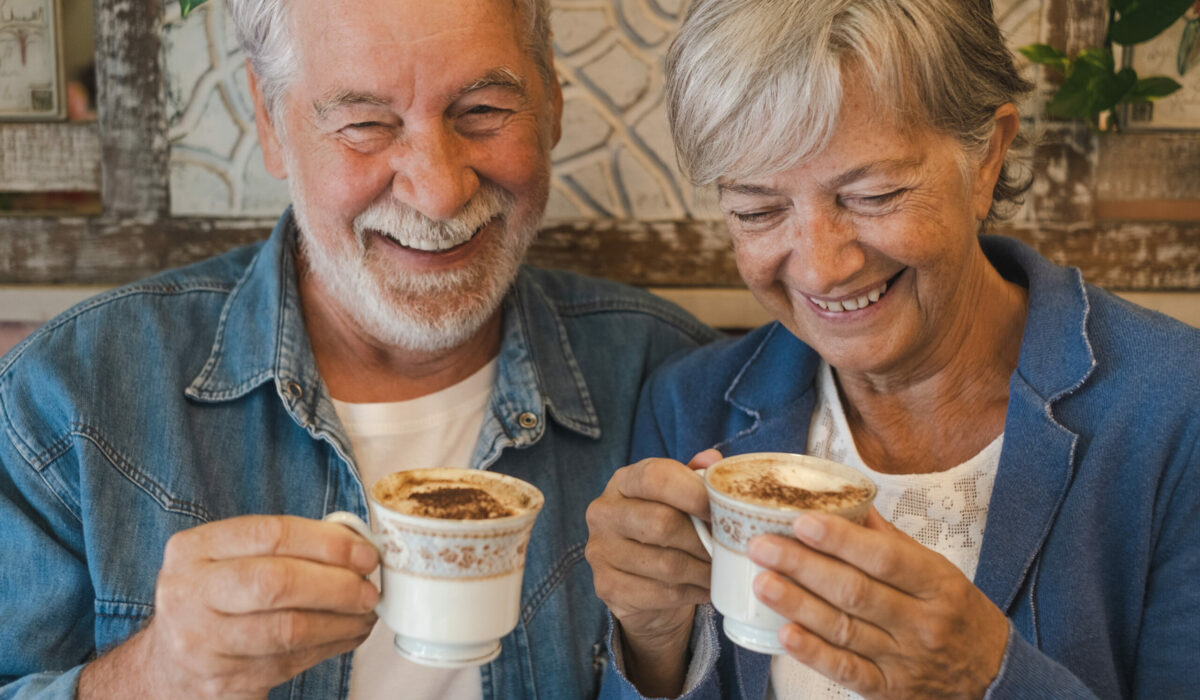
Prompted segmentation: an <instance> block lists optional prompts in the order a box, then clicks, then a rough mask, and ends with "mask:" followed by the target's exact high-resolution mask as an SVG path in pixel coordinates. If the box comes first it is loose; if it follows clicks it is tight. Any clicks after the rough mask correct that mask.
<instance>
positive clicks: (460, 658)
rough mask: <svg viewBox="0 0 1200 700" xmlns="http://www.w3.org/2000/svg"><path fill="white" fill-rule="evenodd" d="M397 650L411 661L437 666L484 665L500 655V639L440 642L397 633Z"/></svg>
mask: <svg viewBox="0 0 1200 700" xmlns="http://www.w3.org/2000/svg"><path fill="white" fill-rule="evenodd" d="M393 644H394V645H395V647H396V652H397V653H399V654H400V656H403V657H404V658H406V659H408V660H409V661H412V662H415V663H418V664H421V665H423V666H434V667H436V668H466V667H468V666H482V665H483V664H486V663H487V662H489V661H491V660H492V659H494V658H496V657H497V656H499V655H500V640H499V639H493V640H491V641H487V642H483V643H482V644H438V643H436V642H426V641H422V640H420V639H414V638H412V637H405V636H402V635H399V634H398V635H396V637H395V639H394V640H393Z"/></svg>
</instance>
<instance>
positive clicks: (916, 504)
mask: <svg viewBox="0 0 1200 700" xmlns="http://www.w3.org/2000/svg"><path fill="white" fill-rule="evenodd" d="M817 382H818V383H817V402H816V408H815V410H814V411H813V417H812V422H811V423H810V425H809V433H808V453H809V454H811V455H815V456H817V457H824V458H826V459H831V460H834V461H836V462H841V463H842V464H847V465H849V466H852V467H854V468H856V469H858V470H859V471H861V472H863V473H864V474H866V475H867V476H869V477H871V479H872V480H873V481H874V482H875V483H876V485H877V486H878V487H879V491H878V493H877V494H876V496H875V507H876V509H878V510H879V513H880V515H882V516H883V517H884V518H886V519H887V520H889V521H891V522H892V524H894V525H895V526H896V527H898V528H899V529H900V530H902V531H903V532H905V533H907V534H908V535H909V536H910V537H912V538H913V539H915V540H916V541H917V542H920V543H921V544H922V545H924V546H926V547H928V548H929V549H932V550H933V551H935V552H938V553H939V554H941V555H942V556H944V557H946V558H947V559H949V560H950V561H951V562H952V563H953V564H954V565H955V566H957V567H958V568H959V570H960V571H962V572H963V573H964V574H965V575H966V576H967V578H971V579H973V578H974V577H975V566H976V565H977V564H978V562H979V548H980V545H981V544H982V543H983V532H984V528H985V526H986V525H987V513H988V503H989V502H990V501H991V499H992V486H993V484H994V483H995V479H996V469H997V467H999V465H1000V448H1001V446H1002V445H1003V442H1004V435H1003V433H1001V434H1000V435H999V436H998V437H997V438H996V439H995V440H993V441H992V442H991V443H990V444H989V445H988V446H987V447H985V448H983V450H982V451H980V452H979V453H978V454H976V455H975V456H974V457H972V458H971V459H969V460H967V461H966V462H963V463H962V464H959V465H957V466H955V467H953V468H951V469H948V470H946V471H943V472H937V473H933V474H884V473H882V472H877V471H875V470H873V469H871V468H870V467H869V466H867V465H866V463H864V462H863V460H862V457H860V456H859V454H858V449H857V448H856V447H855V445H854V436H853V435H851V433H850V426H849V424H848V423H847V422H846V414H845V411H844V410H843V409H842V404H841V400H840V398H839V396H838V392H837V385H836V384H835V383H834V379H833V371H832V370H831V369H830V367H829V365H828V364H826V363H824V362H823V363H821V369H820V375H819V377H818V380H817ZM857 697H859V696H858V695H856V694H855V693H852V692H850V691H849V690H847V689H845V688H843V687H841V686H839V685H838V684H836V683H834V682H833V681H830V680H829V679H827V678H825V677H824V676H822V675H821V674H819V673H817V672H816V671H814V670H812V669H811V668H809V667H807V666H805V665H804V664H801V663H800V662H798V661H796V660H795V659H792V658H791V657H789V656H777V657H775V658H774V659H773V660H772V661H771V682H770V686H769V690H768V698H773V699H774V698H778V699H779V700H783V699H784V698H857Z"/></svg>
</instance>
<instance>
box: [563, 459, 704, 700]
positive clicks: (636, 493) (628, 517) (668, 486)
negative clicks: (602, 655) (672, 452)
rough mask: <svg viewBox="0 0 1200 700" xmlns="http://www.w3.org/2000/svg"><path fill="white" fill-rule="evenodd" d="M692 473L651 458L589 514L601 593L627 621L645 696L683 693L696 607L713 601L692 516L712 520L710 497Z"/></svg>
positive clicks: (631, 667) (624, 633) (628, 650)
mask: <svg viewBox="0 0 1200 700" xmlns="http://www.w3.org/2000/svg"><path fill="white" fill-rule="evenodd" d="M720 458H721V455H720V453H719V452H717V451H716V450H705V451H704V452H701V453H700V454H698V455H696V456H695V457H694V458H692V461H691V463H690V464H689V465H688V466H684V465H683V464H681V463H679V462H676V461H674V460H670V459H645V460H642V461H641V462H638V463H637V464H634V465H630V466H627V467H622V468H621V469H619V470H617V472H616V473H615V474H613V477H612V479H611V480H610V481H609V482H608V486H607V487H605V489H604V493H603V494H601V495H600V497H599V498H597V499H596V500H595V501H593V502H592V504H591V505H590V506H589V507H588V510H587V523H588V544H587V550H586V556H587V560H588V563H589V564H591V566H592V576H593V579H594V583H595V587H596V594H597V595H598V596H600V599H601V600H603V601H604V603H605V604H606V605H608V608H609V610H611V611H612V613H613V616H614V617H616V619H617V620H618V621H619V622H620V627H621V638H622V642H623V647H624V648H623V656H624V661H625V671H626V674H627V676H628V677H629V679H630V680H631V681H632V682H633V683H634V684H635V685H636V686H637V687H638V689H639V690H640V691H641V692H642V694H644V695H649V696H655V697H657V696H664V695H666V696H673V695H677V694H678V693H679V690H680V689H681V688H682V685H683V677H684V673H685V672H686V670H687V658H686V657H687V645H688V640H689V638H690V637H691V629H692V617H693V616H694V614H695V610H696V605H697V604H699V603H706V602H708V600H709V592H708V588H709V578H710V569H711V566H710V560H709V556H708V553H707V552H706V551H705V550H704V545H702V544H701V543H700V538H699V537H697V536H696V531H695V529H694V528H693V527H692V522H691V520H690V519H689V517H688V515H689V514H691V515H695V516H696V517H699V518H704V519H707V518H708V517H709V513H708V494H707V493H706V492H705V489H704V482H703V480H702V479H700V478H698V477H697V476H696V475H695V474H693V473H692V470H693V469H700V468H703V467H707V466H708V465H710V464H712V463H713V462H715V461H717V460H718V459H720Z"/></svg>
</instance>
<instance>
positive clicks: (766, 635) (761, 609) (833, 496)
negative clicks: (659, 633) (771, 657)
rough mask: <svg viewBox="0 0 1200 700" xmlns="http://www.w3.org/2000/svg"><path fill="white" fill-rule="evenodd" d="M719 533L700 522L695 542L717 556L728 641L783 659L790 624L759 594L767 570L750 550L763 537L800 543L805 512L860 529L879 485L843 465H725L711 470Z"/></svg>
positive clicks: (731, 460)
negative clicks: (757, 581)
mask: <svg viewBox="0 0 1200 700" xmlns="http://www.w3.org/2000/svg"><path fill="white" fill-rule="evenodd" d="M704 482H705V486H706V488H707V491H708V503H709V507H710V509H711V511H712V533H711V534H710V533H709V530H708V526H707V525H706V524H705V523H704V522H702V521H700V520H699V519H697V518H695V517H693V518H692V522H693V523H694V524H695V525H696V534H698V535H699V536H700V541H701V543H703V544H704V548H705V549H707V550H708V553H709V554H710V555H712V586H711V591H712V602H713V607H715V608H716V609H717V611H718V612H720V613H721V614H722V615H724V623H723V624H724V627H725V634H726V635H728V637H729V638H730V639H732V640H733V641H734V642H736V643H738V644H740V645H742V646H743V647H745V648H747V649H750V650H752V651H757V652H759V653H762V654H784V653H786V650H785V649H784V648H783V646H782V645H781V644H780V643H779V628H780V627H781V626H783V625H784V624H786V623H787V620H786V619H784V618H783V617H782V616H780V615H779V613H777V612H775V611H774V610H772V609H771V607H770V606H769V605H767V604H766V603H764V602H762V601H761V600H759V599H758V597H757V596H755V594H754V578H755V577H756V576H757V575H758V574H760V573H762V571H763V569H762V567H760V566H758V565H757V564H755V563H754V562H753V561H751V559H750V557H749V555H748V553H747V548H748V547H749V545H750V541H751V540H753V539H754V538H755V537H758V536H760V535H778V536H783V537H794V536H795V535H794V533H793V531H792V526H793V524H794V523H795V522H796V518H797V517H798V516H799V514H800V512H801V511H821V512H824V513H832V514H834V515H839V516H841V517H844V518H846V519H848V520H851V521H853V522H856V523H859V524H861V523H862V522H863V521H864V520H865V519H866V517H867V511H868V510H870V508H871V501H872V500H873V499H874V498H875V484H873V483H872V482H871V480H870V479H868V478H866V477H865V476H863V475H862V474H861V473H859V472H858V471H857V470H855V469H852V468H850V467H847V466H846V465H844V464H838V463H836V462H830V461H829V460H826V459H819V458H817V457H810V456H807V455H796V454H787V453H783V452H755V453H749V454H741V455H735V456H732V457H726V458H725V459H722V460H720V461H719V462H717V463H715V464H713V465H712V466H711V467H709V468H708V469H706V470H705V473H704Z"/></svg>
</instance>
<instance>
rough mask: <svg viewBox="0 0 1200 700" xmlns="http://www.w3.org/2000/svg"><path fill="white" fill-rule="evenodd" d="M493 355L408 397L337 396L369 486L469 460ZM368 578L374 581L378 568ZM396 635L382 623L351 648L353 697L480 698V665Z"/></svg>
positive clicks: (484, 403) (370, 699) (361, 699)
mask: <svg viewBox="0 0 1200 700" xmlns="http://www.w3.org/2000/svg"><path fill="white" fill-rule="evenodd" d="M496 366H497V365H496V360H494V359H493V360H492V361H491V362H489V363H488V364H487V365H486V366H484V367H483V368H482V369H480V370H479V371H478V372H476V373H475V374H473V375H471V376H470V377H467V378H466V379H464V380H463V381H461V382H459V383H458V384H455V385H454V386H451V387H449V388H446V389H443V390H441V391H439V392H437V393H434V394H429V395H428V396H422V397H421V398H418V399H413V400H411V401H395V402H391V403H360V404H355V403H345V402H342V401H337V400H334V402H333V404H334V408H335V409H336V410H337V414H338V418H340V419H341V421H342V425H343V426H345V428H346V433H347V434H348V435H349V437H350V444H351V446H352V448H353V449H354V457H355V461H356V462H357V463H358V470H359V475H360V476H361V477H362V482H363V484H365V485H366V486H367V487H369V486H370V485H371V484H373V483H375V482H376V481H377V480H378V479H379V478H380V477H382V476H384V475H386V474H390V473H391V472H394V471H401V470H404V469H423V468H428V467H469V466H470V464H471V454H472V453H473V452H474V450H475V443H476V442H477V441H478V439H479V430H480V428H481V427H482V426H483V418H484V414H485V412H486V410H487V405H488V400H489V399H490V398H491V394H492V385H493V384H494V382H495V379H496ZM371 580H372V581H374V582H375V584H376V585H379V575H378V571H376V572H375V573H374V574H372V576H371ZM394 636H395V635H394V634H393V633H392V631H391V630H389V629H388V628H387V626H386V625H384V624H383V623H382V622H380V623H378V624H376V625H375V629H374V630H372V631H371V636H370V637H368V638H367V641H365V642H363V644H362V646H360V647H359V648H358V649H356V650H355V652H354V660H353V664H352V665H351V670H350V700H374V699H376V698H378V699H379V700H383V699H385V698H386V699H387V700H394V699H395V698H398V697H403V698H411V699H412V700H422V699H424V698H428V699H429V700H435V699H436V700H442V699H443V698H444V699H446V700H478V699H479V698H481V697H482V696H483V689H482V687H481V685H480V675H479V667H477V666H472V667H469V668H464V669H440V668H432V667H429V666H422V665H420V664H416V663H413V662H411V661H408V660H407V659H404V658H403V657H401V656H400V655H399V654H397V653H396V651H395V649H394V648H393V646H392V638H393V637H394Z"/></svg>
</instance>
